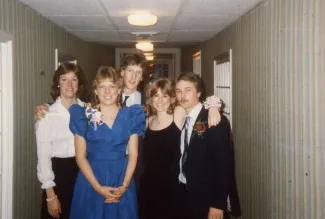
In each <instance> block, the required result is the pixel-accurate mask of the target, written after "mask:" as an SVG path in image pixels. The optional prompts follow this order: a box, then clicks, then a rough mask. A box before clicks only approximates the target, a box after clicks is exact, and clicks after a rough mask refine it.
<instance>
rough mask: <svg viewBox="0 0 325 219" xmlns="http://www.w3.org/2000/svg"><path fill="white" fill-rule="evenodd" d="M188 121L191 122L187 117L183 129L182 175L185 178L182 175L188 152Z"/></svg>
mask: <svg viewBox="0 0 325 219" xmlns="http://www.w3.org/2000/svg"><path fill="white" fill-rule="evenodd" d="M190 121H191V117H189V116H187V117H186V120H185V125H184V128H183V129H185V135H184V152H183V156H182V173H183V175H184V176H185V173H184V164H185V162H186V158H187V152H188V147H189V142H188V128H189V126H190Z"/></svg>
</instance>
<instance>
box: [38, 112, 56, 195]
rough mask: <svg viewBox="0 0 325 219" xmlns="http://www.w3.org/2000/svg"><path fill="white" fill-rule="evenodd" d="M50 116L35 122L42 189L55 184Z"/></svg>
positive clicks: (39, 176)
mask: <svg viewBox="0 0 325 219" xmlns="http://www.w3.org/2000/svg"><path fill="white" fill-rule="evenodd" d="M49 122H50V121H49V118H48V116H45V118H43V119H41V120H39V121H37V122H36V124H35V131H36V143H37V158H38V160H37V177H38V180H39V181H40V182H41V183H42V189H47V188H51V187H54V186H55V183H54V177H55V176H54V172H53V170H52V161H51V158H52V150H51V130H50V124H49Z"/></svg>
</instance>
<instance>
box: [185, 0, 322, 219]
mask: <svg viewBox="0 0 325 219" xmlns="http://www.w3.org/2000/svg"><path fill="white" fill-rule="evenodd" d="M324 11H325V1H324V0H268V1H265V2H263V3H262V4H260V5H258V6H257V7H256V8H255V9H253V10H251V11H250V12H249V13H247V14H246V15H244V16H242V17H241V18H240V19H239V20H238V21H236V22H235V23H234V24H233V25H231V26H230V27H228V28H227V29H225V30H224V31H222V32H220V33H219V34H218V35H217V36H216V37H214V38H213V39H211V40H209V41H207V42H204V43H202V44H200V45H196V46H195V47H189V48H184V49H183V50H182V55H183V56H186V57H191V56H190V54H189V53H191V54H194V53H195V52H197V51H196V50H199V49H201V50H202V77H203V79H204V80H205V82H206V84H207V88H208V93H209V94H212V93H213V89H214V87H213V86H214V85H213V58H214V57H215V56H217V55H218V54H220V53H223V52H227V51H229V49H232V51H233V132H234V141H235V147H236V173H237V181H238V187H239V192H240V198H241V204H242V209H243V217H242V218H243V219H300V218H301V219H323V218H325V174H324V168H325V158H324V156H325V137H324V136H325V129H324V127H325V91H324V88H323V85H324V83H325V16H324ZM191 62H192V60H191V59H189V58H188V59H187V60H184V59H183V69H184V70H185V69H186V70H190V69H191V67H192V66H191V65H192V64H191Z"/></svg>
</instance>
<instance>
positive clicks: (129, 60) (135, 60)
mask: <svg viewBox="0 0 325 219" xmlns="http://www.w3.org/2000/svg"><path fill="white" fill-rule="evenodd" d="M129 65H140V66H141V68H142V69H143V72H144V70H145V65H146V57H145V56H144V55H143V54H139V53H133V54H127V55H125V56H124V57H123V59H122V61H121V68H120V71H124V70H125V69H126V68H127V67H128V66H129Z"/></svg>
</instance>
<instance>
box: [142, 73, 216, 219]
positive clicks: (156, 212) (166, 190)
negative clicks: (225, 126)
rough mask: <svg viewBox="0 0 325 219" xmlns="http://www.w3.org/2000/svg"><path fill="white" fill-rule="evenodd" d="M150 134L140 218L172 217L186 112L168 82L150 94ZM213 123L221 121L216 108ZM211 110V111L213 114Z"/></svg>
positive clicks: (145, 151)
mask: <svg viewBox="0 0 325 219" xmlns="http://www.w3.org/2000/svg"><path fill="white" fill-rule="evenodd" d="M147 106H148V114H149V115H150V116H149V117H148V118H147V131H146V133H145V136H144V142H143V162H144V166H145V169H144V173H143V174H142V176H141V186H140V193H139V216H140V217H139V218H140V219H153V218H154V219H169V218H173V217H172V213H173V206H172V204H171V203H172V202H171V195H172V191H173V188H174V185H176V184H177V183H178V173H179V171H178V166H179V164H178V163H179V160H177V158H178V157H179V153H180V136H181V129H182V128H183V125H184V122H185V118H186V112H185V110H184V109H183V108H182V107H180V106H176V97H175V91H174V86H173V84H172V82H171V81H170V80H169V79H158V80H156V81H155V82H154V83H153V84H151V86H150V87H149V89H148V91H147ZM211 110H212V112H211V115H212V118H213V119H211V120H213V121H216V122H214V123H213V122H212V123H211V121H210V124H212V125H216V123H218V122H219V118H220V114H219V111H218V109H217V108H216V107H213V108H211ZM211 110H210V111H211Z"/></svg>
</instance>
